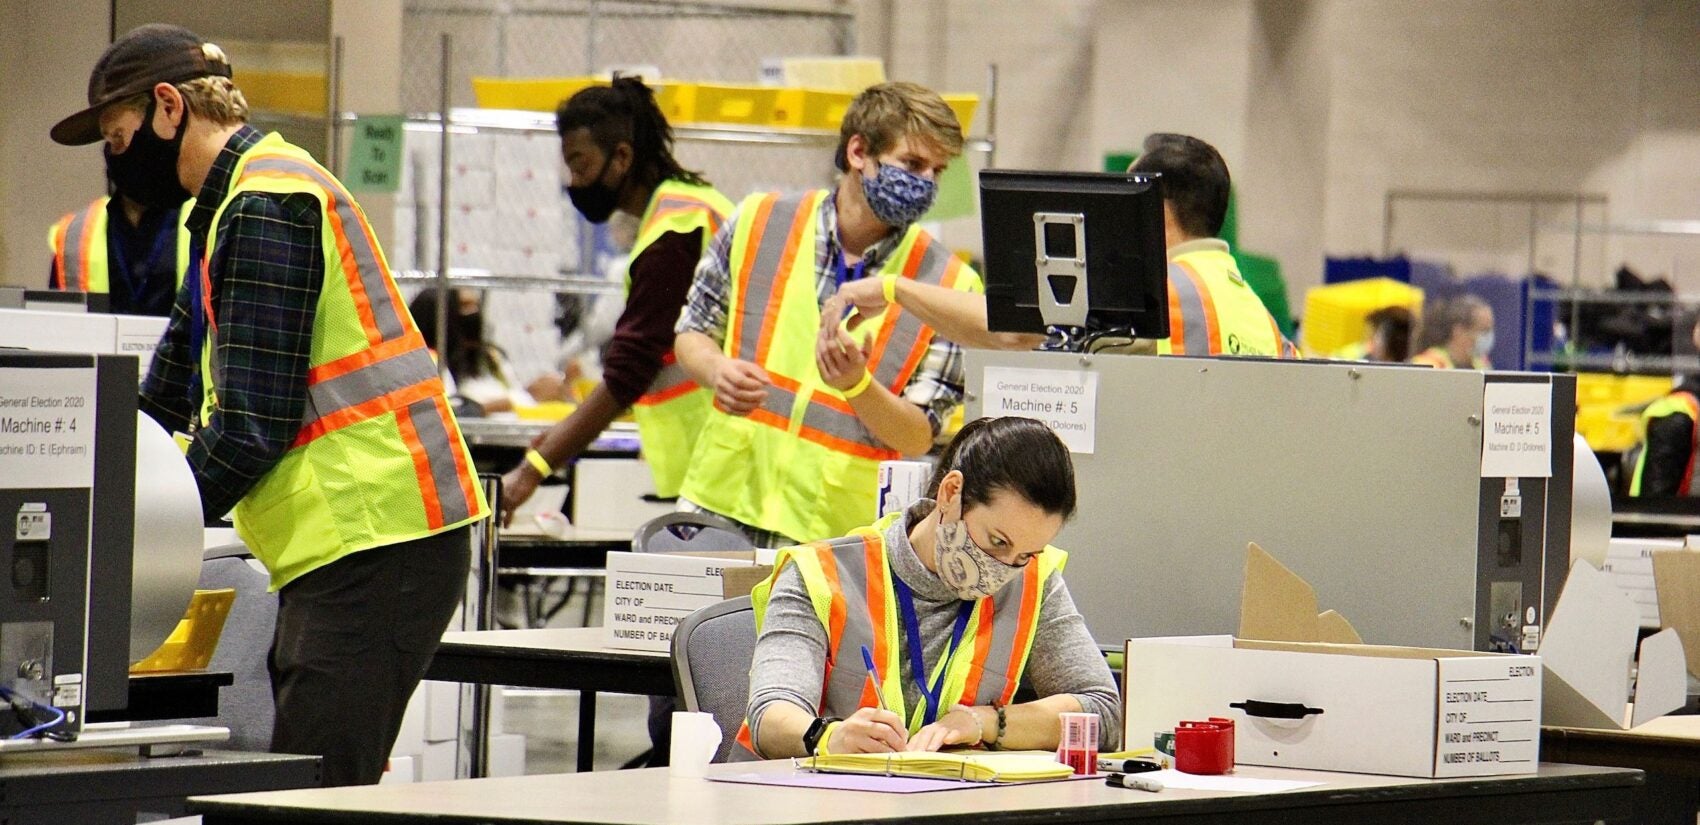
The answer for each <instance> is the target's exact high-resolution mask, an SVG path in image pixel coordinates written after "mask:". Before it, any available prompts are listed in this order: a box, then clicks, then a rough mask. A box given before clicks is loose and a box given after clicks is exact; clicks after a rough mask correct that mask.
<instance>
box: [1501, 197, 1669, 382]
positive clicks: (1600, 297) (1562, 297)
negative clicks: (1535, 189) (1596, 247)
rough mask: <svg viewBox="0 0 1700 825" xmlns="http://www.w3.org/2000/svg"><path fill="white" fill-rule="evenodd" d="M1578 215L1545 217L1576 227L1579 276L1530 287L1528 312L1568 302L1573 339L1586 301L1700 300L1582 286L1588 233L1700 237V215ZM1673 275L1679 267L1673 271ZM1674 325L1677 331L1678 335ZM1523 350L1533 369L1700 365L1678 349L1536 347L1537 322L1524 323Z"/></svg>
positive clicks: (1650, 369)
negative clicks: (1590, 218) (1597, 218)
mask: <svg viewBox="0 0 1700 825" xmlns="http://www.w3.org/2000/svg"><path fill="white" fill-rule="evenodd" d="M1577 217H1578V220H1577V222H1576V223H1574V224H1568V223H1558V224H1555V223H1546V224H1542V225H1541V228H1542V229H1548V230H1563V231H1569V232H1573V233H1574V235H1575V242H1574V244H1573V249H1574V250H1575V252H1574V258H1573V260H1572V267H1573V268H1572V270H1571V271H1572V272H1573V273H1576V274H1575V279H1574V281H1573V282H1572V286H1571V287H1570V288H1568V289H1533V288H1531V289H1530V290H1529V291H1528V293H1527V295H1528V297H1527V299H1526V301H1525V303H1524V312H1525V315H1526V317H1530V318H1533V317H1534V307H1535V305H1536V304H1538V303H1542V302H1550V303H1553V304H1555V305H1556V304H1558V303H1559V302H1569V304H1570V325H1569V335H1568V337H1569V339H1570V340H1571V341H1575V340H1577V337H1578V331H1579V330H1580V329H1581V326H1582V305H1583V304H1631V305H1643V306H1645V305H1667V306H1700V296H1696V295H1683V294H1680V293H1677V294H1659V293H1644V292H1620V291H1616V290H1607V289H1585V288H1583V287H1582V286H1581V271H1582V252H1581V250H1582V237H1583V236H1584V235H1638V236H1663V237H1682V238H1695V239H1700V220H1648V221H1621V222H1616V223H1583V222H1582V221H1581V220H1580V218H1581V214H1580V211H1578V215H1577ZM1672 274H1673V276H1674V274H1675V273H1672ZM1674 334H1675V331H1673V335H1674ZM1523 352H1524V360H1525V364H1526V365H1527V367H1528V368H1530V369H1533V368H1534V367H1535V366H1536V365H1540V366H1544V367H1546V368H1548V369H1551V368H1552V367H1553V366H1554V365H1556V364H1557V363H1559V361H1560V360H1562V361H1563V362H1564V363H1565V364H1566V365H1568V367H1569V368H1570V369H1571V370H1572V371H1584V370H1585V371H1590V372H1613V373H1640V374H1662V375H1669V374H1672V373H1679V372H1680V373H1687V374H1693V373H1695V372H1696V371H1700V358H1696V357H1694V356H1677V355H1647V354H1644V353H1632V352H1616V353H1612V354H1610V355H1590V354H1587V353H1560V352H1555V351H1536V350H1535V345H1534V326H1533V324H1529V325H1526V326H1525V329H1524V337H1523Z"/></svg>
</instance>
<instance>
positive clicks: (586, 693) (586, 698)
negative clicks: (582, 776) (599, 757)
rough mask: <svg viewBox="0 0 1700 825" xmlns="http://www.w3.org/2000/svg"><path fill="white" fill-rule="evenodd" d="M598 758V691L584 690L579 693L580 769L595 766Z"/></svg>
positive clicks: (582, 770) (586, 769)
mask: <svg viewBox="0 0 1700 825" xmlns="http://www.w3.org/2000/svg"><path fill="white" fill-rule="evenodd" d="M595 758H596V691H594V690H582V691H579V694H578V770H579V773H586V772H588V771H590V770H592V769H593V768H594V764H593V763H594V762H595Z"/></svg>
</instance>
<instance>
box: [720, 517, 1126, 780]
mask: <svg viewBox="0 0 1700 825" xmlns="http://www.w3.org/2000/svg"><path fill="white" fill-rule="evenodd" d="M932 510H933V502H932V501H930V500H925V499H923V500H922V501H920V502H917V503H916V504H915V505H914V506H913V507H910V508H909V511H908V512H907V513H905V514H904V517H903V518H900V519H897V520H896V521H894V522H892V524H891V527H890V528H888V529H887V530H886V534H885V546H886V554H887V555H888V556H889V557H890V559H891V569H892V573H893V574H895V575H897V576H899V577H901V578H902V579H903V581H904V582H905V583H906V584H908V585H909V587H910V589H911V590H912V591H914V594H915V613H916V615H917V617H918V618H919V619H920V622H921V638H922V639H923V644H924V647H925V650H924V651H923V652H924V654H925V658H926V661H927V667H929V668H931V667H933V666H934V664H935V663H936V662H938V660H939V658H940V657H941V656H943V655H944V651H945V648H946V647H948V646H949V644H950V634H951V627H952V625H953V623H954V622H955V621H956V615H957V606H958V605H960V604H961V600H960V599H958V598H957V596H956V593H955V592H954V591H952V590H951V589H950V587H948V586H946V585H945V583H944V582H943V581H941V580H939V577H938V576H936V575H934V574H933V573H932V571H929V570H928V569H927V568H926V567H925V566H924V565H922V564H921V560H920V558H919V557H917V556H916V555H915V548H913V547H911V546H910V545H909V526H910V525H911V524H913V523H915V522H916V521H919V520H921V519H924V518H926V517H927V515H928V514H929V513H931V512H932ZM899 636H900V643H901V644H903V645H904V647H903V650H902V655H901V656H900V657H899V658H900V659H901V661H902V663H903V672H902V673H901V674H899V678H900V679H901V681H902V683H903V701H904V702H905V703H906V705H907V706H908V707H915V706H916V703H917V702H919V701H920V700H921V691H920V688H918V687H916V685H915V680H914V679H913V678H912V676H911V674H910V670H911V668H910V665H909V662H910V657H909V652H908V647H907V645H908V641H907V639H906V638H903V637H902V634H899ZM826 648H827V635H826V628H825V627H822V626H821V622H820V618H819V617H818V616H816V615H815V610H814V606H813V604H812V603H811V602H810V601H809V595H808V591H807V590H806V589H805V588H804V586H803V577H802V574H801V573H798V572H797V567H796V565H786V567H785V569H783V570H781V571H780V573H779V578H778V580H777V581H775V582H774V585H773V592H772V594H771V595H770V596H769V600H768V606H767V615H766V617H765V619H764V620H763V623H762V630H761V636H760V638H759V639H757V641H756V650H755V661H754V662H753V663H752V665H751V667H750V704H749V708H748V709H747V714H748V718H749V720H750V730H751V733H752V734H753V736H752V739H754V741H756V742H760V741H761V737H760V731H761V719H762V715H763V713H765V712H766V711H767V709H768V708H769V707H771V706H772V705H773V703H774V702H790V703H791V704H793V705H796V706H797V707H800V708H802V709H803V710H804V711H805V712H806V713H808V714H809V715H810V716H823V715H824V716H837V717H845V716H849V715H850V714H852V713H854V712H856V708H853V707H850V708H838V707H828V708H825V709H824V711H823V710H818V709H817V708H816V707H815V703H816V702H817V701H819V699H820V695H821V678H822V674H824V673H825V672H826ZM848 661H851V662H855V665H854V666H855V667H858V668H859V667H861V666H862V665H861V662H860V661H859V659H857V658H856V657H852V658H851V659H849V660H848ZM1025 676H1026V680H1027V682H1028V683H1029V684H1031V685H1032V686H1033V689H1034V690H1035V691H1036V692H1037V693H1038V694H1039V695H1040V696H1054V695H1056V694H1059V693H1071V694H1073V695H1074V696H1075V697H1076V698H1078V699H1079V700H1080V706H1081V708H1082V709H1083V710H1085V711H1086V712H1087V713H1096V714H1098V717H1099V726H1098V734H1099V735H1098V740H1099V747H1100V748H1101V749H1103V750H1105V751H1110V750H1114V749H1115V747H1116V743H1118V742H1120V741H1121V738H1122V723H1121V718H1122V713H1121V710H1122V708H1121V699H1120V696H1119V694H1118V693H1117V690H1116V682H1115V679H1114V677H1112V676H1111V675H1110V668H1109V665H1107V664H1105V662H1104V656H1103V654H1102V653H1101V652H1099V650H1098V645H1097V643H1096V642H1094V641H1093V640H1092V636H1091V635H1090V634H1089V633H1087V632H1086V622H1085V620H1084V619H1082V618H1081V616H1080V613H1079V612H1078V611H1076V610H1075V609H1074V600H1073V599H1071V598H1069V595H1068V585H1066V584H1064V583H1063V577H1062V575H1061V574H1060V573H1059V574H1057V575H1053V576H1051V578H1050V579H1049V581H1047V582H1046V585H1045V592H1044V595H1043V600H1042V603H1041V606H1040V608H1039V629H1038V633H1037V635H1036V636H1035V637H1034V639H1033V650H1032V653H1030V654H1029V655H1028V658H1027V669H1026V671H1025ZM986 734H987V736H992V735H995V734H994V733H993V732H992V731H989V730H988V731H987V732H986Z"/></svg>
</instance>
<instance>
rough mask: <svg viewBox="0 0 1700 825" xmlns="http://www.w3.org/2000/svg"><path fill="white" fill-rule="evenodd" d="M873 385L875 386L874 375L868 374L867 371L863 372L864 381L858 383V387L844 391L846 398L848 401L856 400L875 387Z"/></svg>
mask: <svg viewBox="0 0 1700 825" xmlns="http://www.w3.org/2000/svg"><path fill="white" fill-rule="evenodd" d="M873 385H874V374H873V373H871V372H868V371H867V370H862V380H860V381H857V382H856V386H854V387H851V388H850V389H847V390H845V391H844V397H845V398H846V399H851V398H855V397H856V396H858V395H861V394H862V393H865V392H867V391H868V388H869V387H871V386H873Z"/></svg>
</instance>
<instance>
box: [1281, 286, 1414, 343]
mask: <svg viewBox="0 0 1700 825" xmlns="http://www.w3.org/2000/svg"><path fill="white" fill-rule="evenodd" d="M1395 306H1396V307H1404V308H1406V309H1409V310H1410V311H1411V312H1412V314H1415V315H1419V316H1420V315H1421V314H1422V309H1423V291H1422V290H1421V289H1420V288H1418V287H1414V286H1411V285H1410V284H1407V283H1404V282H1402V281H1395V280H1393V279H1392V278H1365V279H1363V280H1359V281H1347V282H1345V283H1342V284H1329V285H1328V286H1318V287H1311V289H1310V291H1308V292H1306V293H1305V314H1304V324H1303V325H1302V326H1301V327H1300V331H1301V333H1302V335H1301V338H1302V340H1301V342H1300V343H1301V345H1302V346H1303V347H1304V351H1305V353H1306V354H1308V355H1311V356H1314V357H1321V358H1327V357H1329V356H1331V355H1333V354H1334V353H1335V352H1338V351H1339V350H1340V349H1341V348H1342V347H1345V346H1346V345H1347V344H1355V343H1357V342H1359V341H1361V340H1363V337H1364V320H1365V319H1366V318H1368V317H1369V314H1370V313H1372V312H1374V311H1376V310H1378V309H1381V308H1383V307H1395Z"/></svg>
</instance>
